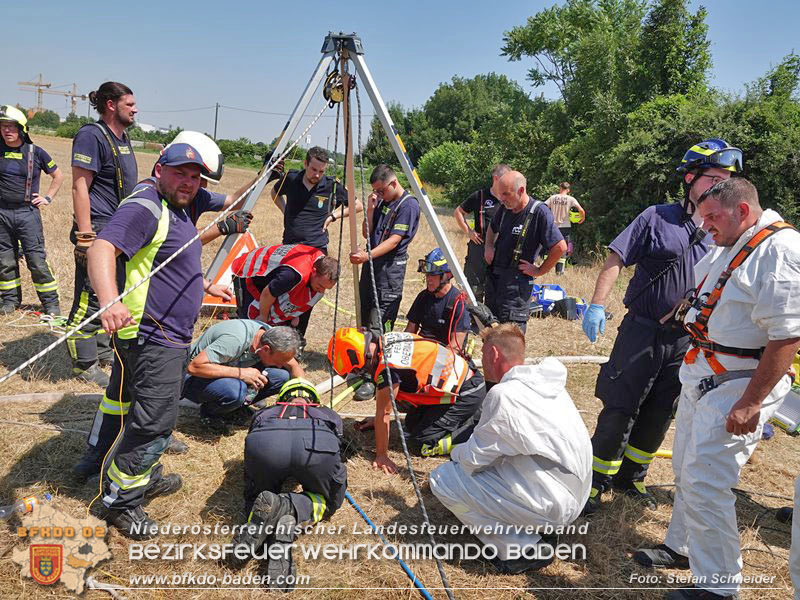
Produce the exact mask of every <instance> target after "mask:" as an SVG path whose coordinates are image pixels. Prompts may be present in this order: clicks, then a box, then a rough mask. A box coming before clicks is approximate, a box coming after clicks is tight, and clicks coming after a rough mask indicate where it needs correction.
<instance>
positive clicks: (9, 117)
mask: <svg viewBox="0 0 800 600" xmlns="http://www.w3.org/2000/svg"><path fill="white" fill-rule="evenodd" d="M0 121H11V122H12V123H16V124H17V127H18V128H19V135H20V137H21V138H22V139H23V140H24V141H25V142H26V143H28V144H32V143H33V142H32V141H31V138H30V136H29V135H28V118H27V117H26V116H25V113H23V112H22V111H21V110H20V109H18V108H17V107H16V106H11V105H10V104H4V105H2V106H0Z"/></svg>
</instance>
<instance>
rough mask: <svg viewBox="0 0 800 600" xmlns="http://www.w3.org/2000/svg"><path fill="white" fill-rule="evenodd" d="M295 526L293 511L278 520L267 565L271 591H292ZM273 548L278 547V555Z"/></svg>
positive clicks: (294, 571)
mask: <svg viewBox="0 0 800 600" xmlns="http://www.w3.org/2000/svg"><path fill="white" fill-rule="evenodd" d="M296 526H297V519H296V518H295V516H294V510H292V514H288V515H283V516H282V517H281V518H280V519H278V523H277V526H276V529H275V533H274V535H273V537H272V544H271V546H270V556H269V562H268V563H267V573H268V574H269V584H268V585H269V589H271V590H277V591H280V592H287V593H288V592H291V591H292V590H293V589H294V581H295V577H296V575H297V569H296V567H295V564H294V560H293V558H292V542H294V540H295V527H296ZM275 546H278V547H280V550H281V552H280V553H278V551H277V548H275Z"/></svg>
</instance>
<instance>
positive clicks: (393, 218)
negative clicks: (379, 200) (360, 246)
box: [379, 192, 411, 243]
mask: <svg viewBox="0 0 800 600" xmlns="http://www.w3.org/2000/svg"><path fill="white" fill-rule="evenodd" d="M408 198H411V194H410V193H408V192H406V193H405V194H404V195H403V197H402V198H400V200H397V202H396V203H395V206H393V207H391V208H390V209H389V210H390V211H391V214H390V215H389V218H388V219H387V220H386V227H384V229H383V231H382V232H381V239H380V241H379V243H381V242H385V241H386V238H388V237H389V232H390V231H391V230H392V229H393V228H394V222H395V221H396V220H397V213H398V211H399V210H400V206H401V205H402V204H403V202H405V201H406V200H407V199H408Z"/></svg>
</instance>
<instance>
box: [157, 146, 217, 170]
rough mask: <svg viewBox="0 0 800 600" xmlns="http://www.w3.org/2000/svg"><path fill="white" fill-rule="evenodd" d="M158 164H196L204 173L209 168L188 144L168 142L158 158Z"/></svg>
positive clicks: (167, 165)
mask: <svg viewBox="0 0 800 600" xmlns="http://www.w3.org/2000/svg"><path fill="white" fill-rule="evenodd" d="M158 164H160V165H163V166H165V167H178V166H180V165H197V166H199V167H200V170H201V171H202V172H203V174H204V175H208V174H209V173H210V172H211V170H210V169H209V168H208V167H207V166H206V165H205V163H204V162H203V158H202V157H201V156H200V153H199V152H198V151H197V150H196V149H195V148H194V146H190V145H189V144H170V145H169V146H167V148H166V149H165V150H164V152H163V153H162V154H161V156H160V157H159V158H158Z"/></svg>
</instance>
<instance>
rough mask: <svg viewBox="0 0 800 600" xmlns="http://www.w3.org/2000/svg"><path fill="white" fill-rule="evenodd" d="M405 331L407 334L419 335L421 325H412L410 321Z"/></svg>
mask: <svg viewBox="0 0 800 600" xmlns="http://www.w3.org/2000/svg"><path fill="white" fill-rule="evenodd" d="M403 331H405V332H406V333H417V332H418V331H419V323H412V322H411V321H409V322H408V323H407V324H406V328H405V329H404V330H403Z"/></svg>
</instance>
